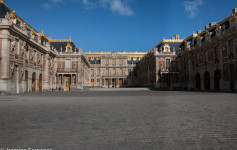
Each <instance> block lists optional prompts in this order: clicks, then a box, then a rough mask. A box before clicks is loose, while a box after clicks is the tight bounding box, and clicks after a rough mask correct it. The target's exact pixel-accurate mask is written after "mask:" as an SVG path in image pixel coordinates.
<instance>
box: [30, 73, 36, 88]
mask: <svg viewBox="0 0 237 150" xmlns="http://www.w3.org/2000/svg"><path fill="white" fill-rule="evenodd" d="M31 87H32V92H35V91H36V73H35V72H34V73H33V74H32V84H31Z"/></svg>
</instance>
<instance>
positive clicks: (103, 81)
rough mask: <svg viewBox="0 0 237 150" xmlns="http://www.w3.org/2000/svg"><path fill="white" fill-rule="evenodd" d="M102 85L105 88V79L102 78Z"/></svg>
mask: <svg viewBox="0 0 237 150" xmlns="http://www.w3.org/2000/svg"><path fill="white" fill-rule="evenodd" d="M102 87H103V88H105V79H104V78H102Z"/></svg>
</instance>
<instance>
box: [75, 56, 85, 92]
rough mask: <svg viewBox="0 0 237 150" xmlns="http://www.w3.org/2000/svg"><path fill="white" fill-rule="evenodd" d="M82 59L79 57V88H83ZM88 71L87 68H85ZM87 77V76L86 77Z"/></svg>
mask: <svg viewBox="0 0 237 150" xmlns="http://www.w3.org/2000/svg"><path fill="white" fill-rule="evenodd" d="M81 61H82V59H81V57H79V58H78V76H77V89H83V86H82V69H83V68H82V62H81ZM84 71H86V70H84ZM84 79H85V78H84Z"/></svg>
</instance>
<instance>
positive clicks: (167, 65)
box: [166, 59, 170, 69]
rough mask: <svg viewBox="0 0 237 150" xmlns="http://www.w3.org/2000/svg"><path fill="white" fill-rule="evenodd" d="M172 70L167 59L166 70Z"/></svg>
mask: <svg viewBox="0 0 237 150" xmlns="http://www.w3.org/2000/svg"><path fill="white" fill-rule="evenodd" d="M169 68H170V59H166V69H169Z"/></svg>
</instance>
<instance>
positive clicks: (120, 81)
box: [119, 79, 123, 88]
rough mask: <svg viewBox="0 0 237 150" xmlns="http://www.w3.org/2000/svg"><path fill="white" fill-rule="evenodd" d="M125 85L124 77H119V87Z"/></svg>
mask: <svg viewBox="0 0 237 150" xmlns="http://www.w3.org/2000/svg"><path fill="white" fill-rule="evenodd" d="M122 87H123V79H119V88H122Z"/></svg>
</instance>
